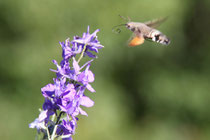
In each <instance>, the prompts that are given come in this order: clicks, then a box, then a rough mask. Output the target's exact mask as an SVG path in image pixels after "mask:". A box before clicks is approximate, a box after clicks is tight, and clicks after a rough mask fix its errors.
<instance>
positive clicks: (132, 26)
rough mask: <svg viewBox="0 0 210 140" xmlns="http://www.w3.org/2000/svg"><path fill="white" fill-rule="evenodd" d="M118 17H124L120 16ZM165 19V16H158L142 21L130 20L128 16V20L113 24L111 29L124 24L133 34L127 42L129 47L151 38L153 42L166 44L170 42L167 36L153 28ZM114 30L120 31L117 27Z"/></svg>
mask: <svg viewBox="0 0 210 140" xmlns="http://www.w3.org/2000/svg"><path fill="white" fill-rule="evenodd" d="M120 17H121V18H123V19H125V18H124V17H122V16H120ZM125 20H127V19H125ZM165 20H166V18H160V19H155V20H152V21H147V22H144V23H142V22H131V20H130V18H128V20H127V21H128V22H127V23H126V24H120V25H117V26H114V27H113V28H112V30H113V31H114V30H115V29H116V27H119V26H125V27H127V28H128V29H129V30H131V31H132V32H133V36H132V38H131V39H130V40H129V43H128V45H129V46H130V47H134V46H137V45H141V44H143V43H144V40H152V41H154V42H158V43H160V44H163V45H168V44H170V39H169V38H167V37H166V35H164V34H163V33H161V32H160V31H159V30H157V29H155V28H156V27H158V26H159V25H160V24H161V23H162V22H164V21H165ZM115 31H117V32H118V33H120V32H121V30H120V29H119V28H117V29H116V30H115Z"/></svg>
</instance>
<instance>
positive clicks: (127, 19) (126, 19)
mask: <svg viewBox="0 0 210 140" xmlns="http://www.w3.org/2000/svg"><path fill="white" fill-rule="evenodd" d="M119 16H120V18H122V19H123V20H125V21H126V22H129V21H130V18H125V17H124V16H121V15H119Z"/></svg>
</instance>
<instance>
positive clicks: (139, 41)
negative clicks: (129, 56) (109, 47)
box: [128, 35, 144, 47]
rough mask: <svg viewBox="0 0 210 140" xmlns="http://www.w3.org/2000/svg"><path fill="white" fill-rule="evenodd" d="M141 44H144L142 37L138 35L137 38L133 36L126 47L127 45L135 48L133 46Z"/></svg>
mask: <svg viewBox="0 0 210 140" xmlns="http://www.w3.org/2000/svg"><path fill="white" fill-rule="evenodd" d="M143 43H144V37H143V36H140V35H138V36H136V35H135V36H133V37H132V38H131V39H130V41H129V43H128V45H129V47H135V46H137V45H141V44H143Z"/></svg>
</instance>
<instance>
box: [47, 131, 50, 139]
mask: <svg viewBox="0 0 210 140" xmlns="http://www.w3.org/2000/svg"><path fill="white" fill-rule="evenodd" d="M47 136H48V140H51V138H50V132H49V129H48V128H47Z"/></svg>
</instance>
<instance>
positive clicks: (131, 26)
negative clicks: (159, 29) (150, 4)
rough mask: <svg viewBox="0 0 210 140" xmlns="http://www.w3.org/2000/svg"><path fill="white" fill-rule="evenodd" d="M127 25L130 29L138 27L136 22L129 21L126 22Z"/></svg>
mask: <svg viewBox="0 0 210 140" xmlns="http://www.w3.org/2000/svg"><path fill="white" fill-rule="evenodd" d="M125 26H126V27H127V28H128V29H129V30H131V31H133V32H134V31H135V29H136V23H134V22H128V23H126V24H125Z"/></svg>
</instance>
